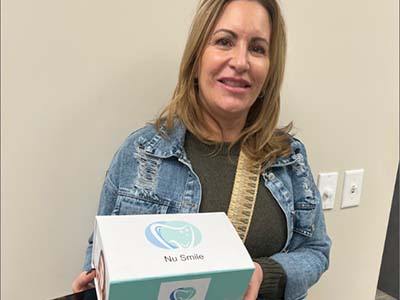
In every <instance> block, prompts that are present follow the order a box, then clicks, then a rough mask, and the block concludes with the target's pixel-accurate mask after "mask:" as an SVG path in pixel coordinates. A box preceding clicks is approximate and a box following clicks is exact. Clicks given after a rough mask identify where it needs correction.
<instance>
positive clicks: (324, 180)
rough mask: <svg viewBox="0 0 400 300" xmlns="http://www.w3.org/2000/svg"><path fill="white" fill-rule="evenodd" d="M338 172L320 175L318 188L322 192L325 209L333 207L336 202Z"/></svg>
mask: <svg viewBox="0 0 400 300" xmlns="http://www.w3.org/2000/svg"><path fill="white" fill-rule="evenodd" d="M337 181H338V173H337V172H332V173H320V174H319V175H318V190H319V192H320V194H321V200H322V207H323V209H332V208H333V206H334V203H335V195H336V187H337Z"/></svg>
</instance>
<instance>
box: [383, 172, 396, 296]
mask: <svg viewBox="0 0 400 300" xmlns="http://www.w3.org/2000/svg"><path fill="white" fill-rule="evenodd" d="M378 289H379V290H381V291H383V292H385V293H386V294H388V295H390V296H392V297H395V298H396V299H399V165H398V166H397V176H396V185H395V188H394V195H393V200H392V207H391V209H390V217H389V223H388V228H387V232H386V241H385V248H384V250H383V256H382V263H381V271H380V273H379V281H378Z"/></svg>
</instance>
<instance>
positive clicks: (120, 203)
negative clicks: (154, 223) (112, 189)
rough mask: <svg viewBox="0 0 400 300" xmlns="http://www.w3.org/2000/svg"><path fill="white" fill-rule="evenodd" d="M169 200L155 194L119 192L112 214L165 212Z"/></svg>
mask: <svg viewBox="0 0 400 300" xmlns="http://www.w3.org/2000/svg"><path fill="white" fill-rule="evenodd" d="M168 202H169V201H166V200H162V199H158V198H157V197H154V196H150V195H147V196H134V195H127V194H121V193H119V194H118V197H117V201H116V203H115V208H114V210H113V212H112V215H146V214H165V213H166V212H167V210H168V206H169V204H168Z"/></svg>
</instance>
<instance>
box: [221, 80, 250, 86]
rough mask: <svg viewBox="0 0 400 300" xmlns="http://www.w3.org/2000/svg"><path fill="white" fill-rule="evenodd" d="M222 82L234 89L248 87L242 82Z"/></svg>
mask: <svg viewBox="0 0 400 300" xmlns="http://www.w3.org/2000/svg"><path fill="white" fill-rule="evenodd" d="M222 82H223V83H224V84H226V85H229V86H233V87H246V84H245V83H242V82H236V81H232V80H222Z"/></svg>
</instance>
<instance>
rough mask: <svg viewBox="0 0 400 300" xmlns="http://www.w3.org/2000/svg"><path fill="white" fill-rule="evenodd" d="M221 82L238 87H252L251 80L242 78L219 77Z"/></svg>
mask: <svg viewBox="0 0 400 300" xmlns="http://www.w3.org/2000/svg"><path fill="white" fill-rule="evenodd" d="M218 81H219V82H221V83H222V84H224V85H226V86H230V87H234V88H235V87H237V88H249V87H251V84H250V82H248V81H247V80H245V79H242V78H233V77H224V78H220V79H218Z"/></svg>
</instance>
